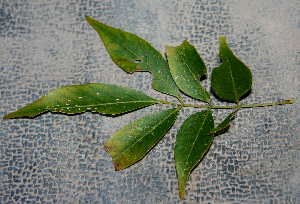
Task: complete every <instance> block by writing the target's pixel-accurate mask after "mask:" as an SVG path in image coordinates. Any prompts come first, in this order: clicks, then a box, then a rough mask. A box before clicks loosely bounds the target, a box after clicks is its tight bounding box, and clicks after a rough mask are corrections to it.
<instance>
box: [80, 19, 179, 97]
mask: <svg viewBox="0 0 300 204" xmlns="http://www.w3.org/2000/svg"><path fill="white" fill-rule="evenodd" d="M86 20H87V21H88V22H89V23H90V24H91V26H93V28H94V29H95V30H96V31H97V32H98V34H99V35H100V37H101V39H102V41H103V43H104V45H105V47H106V49H107V51H108V53H109V55H110V56H111V58H112V60H113V61H114V62H115V63H116V64H117V65H118V66H119V67H121V68H122V69H123V70H125V71H126V72H128V73H132V72H135V71H149V72H151V73H152V75H153V81H152V85H153V88H154V89H156V90H158V91H160V92H163V93H166V94H170V95H172V96H175V97H177V98H179V90H178V87H177V86H176V84H175V82H174V81H173V79H172V76H171V73H170V69H169V66H168V63H167V61H166V60H165V59H164V58H163V56H162V55H161V54H160V53H159V52H158V51H157V50H156V49H155V48H154V47H152V46H151V45H150V44H149V43H148V42H146V41H145V40H143V39H142V38H140V37H138V36H136V35H134V34H131V33H128V32H125V31H123V30H120V29H116V28H112V27H110V26H107V25H105V24H103V23H100V22H98V21H96V20H94V19H92V18H90V17H88V16H87V17H86Z"/></svg>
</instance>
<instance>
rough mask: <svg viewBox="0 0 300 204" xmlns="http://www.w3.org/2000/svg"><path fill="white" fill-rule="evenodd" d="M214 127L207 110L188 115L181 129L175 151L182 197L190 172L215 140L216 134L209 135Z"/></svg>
mask: <svg viewBox="0 0 300 204" xmlns="http://www.w3.org/2000/svg"><path fill="white" fill-rule="evenodd" d="M213 128H214V119H213V116H212V114H211V112H210V111H209V110H206V111H202V112H198V113H195V114H193V115H191V116H190V117H188V118H187V119H186V120H185V121H184V122H183V124H182V126H181V127H180V129H179V132H178V135H177V139H176V144H175V150H174V153H175V166H176V171H177V177H178V186H179V197H180V198H181V199H183V197H184V193H185V186H186V182H187V179H188V176H189V173H190V172H191V170H192V169H193V168H194V167H195V166H196V165H197V164H198V163H199V161H200V160H201V159H202V158H203V156H204V154H205V153H206V151H207V150H208V148H209V147H210V145H211V143H212V141H213V138H214V134H210V135H208V133H209V132H210V130H211V129H213Z"/></svg>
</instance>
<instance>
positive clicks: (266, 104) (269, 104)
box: [160, 98, 294, 109]
mask: <svg viewBox="0 0 300 204" xmlns="http://www.w3.org/2000/svg"><path fill="white" fill-rule="evenodd" d="M160 103H163V104H170V105H175V106H182V107H193V108H207V109H235V108H237V109H240V108H255V107H264V106H276V105H285V104H293V103H294V98H292V99H290V100H284V101H280V102H276V103H263V104H253V105H233V106H207V105H191V104H184V103H181V104H179V103H171V102H168V101H162V100H160Z"/></svg>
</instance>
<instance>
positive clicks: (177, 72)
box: [166, 41, 210, 102]
mask: <svg viewBox="0 0 300 204" xmlns="http://www.w3.org/2000/svg"><path fill="white" fill-rule="evenodd" d="M166 53H167V58H168V62H169V66H170V71H171V74H172V77H173V79H174V81H175V82H176V84H177V86H178V87H179V89H180V90H181V91H183V92H184V93H185V94H187V95H189V96H191V97H193V98H195V99H199V100H201V101H204V102H209V97H210V95H209V93H208V92H207V91H206V90H204V89H203V87H202V85H201V83H200V78H201V76H202V75H203V74H205V73H206V72H207V70H206V67H205V64H204V62H203V61H202V59H201V57H200V55H199V54H198V52H197V50H196V49H195V48H194V47H193V46H192V45H191V44H190V43H189V42H187V41H184V42H183V43H182V44H181V45H180V46H178V47H171V46H166Z"/></svg>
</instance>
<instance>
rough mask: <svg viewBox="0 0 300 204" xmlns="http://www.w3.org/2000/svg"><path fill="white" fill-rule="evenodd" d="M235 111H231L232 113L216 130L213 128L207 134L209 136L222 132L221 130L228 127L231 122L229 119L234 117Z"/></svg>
mask: <svg viewBox="0 0 300 204" xmlns="http://www.w3.org/2000/svg"><path fill="white" fill-rule="evenodd" d="M235 111H236V110H235ZM235 111H233V112H232V113H230V114H229V115H228V116H227V117H226V118H225V119H224V120H223V121H222V122H221V123H220V124H219V125H218V126H217V127H216V128H213V129H212V130H211V131H210V132H209V134H211V133H215V132H217V131H219V130H222V129H224V128H226V127H227V126H228V125H229V123H230V121H231V118H232V117H233V116H234V113H235Z"/></svg>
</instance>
